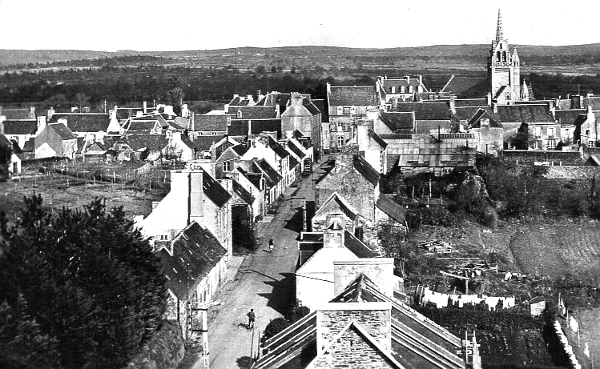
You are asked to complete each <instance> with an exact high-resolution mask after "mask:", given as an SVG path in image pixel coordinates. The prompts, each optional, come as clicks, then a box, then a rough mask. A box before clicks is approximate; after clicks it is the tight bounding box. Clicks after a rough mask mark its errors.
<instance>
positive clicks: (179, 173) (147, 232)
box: [138, 165, 233, 256]
mask: <svg viewBox="0 0 600 369" xmlns="http://www.w3.org/2000/svg"><path fill="white" fill-rule="evenodd" d="M193 221H195V222H197V223H198V224H199V225H201V226H202V227H203V228H206V229H207V230H208V231H210V233H212V235H213V236H214V237H215V238H216V239H217V240H218V241H219V243H220V244H221V245H222V246H223V247H224V248H225V249H226V250H227V255H228V256H231V255H232V254H233V248H232V236H231V232H232V229H231V195H230V194H229V192H227V190H226V189H225V188H223V186H221V184H219V182H217V180H216V179H214V178H213V177H212V176H211V175H210V174H209V173H208V172H207V171H205V170H204V169H202V168H201V167H200V166H199V165H190V166H189V167H188V168H187V169H185V170H174V171H171V191H170V192H169V193H168V194H167V196H165V197H164V198H163V199H162V200H161V201H160V202H159V203H157V204H155V205H154V204H153V209H152V212H151V213H150V215H148V216H147V217H146V218H144V219H142V220H140V221H139V222H138V225H139V226H140V228H141V230H142V233H143V234H144V236H145V237H152V239H153V240H155V241H156V240H160V241H170V240H172V239H173V237H174V236H175V235H176V234H178V233H179V232H180V231H181V230H182V229H184V228H185V227H187V226H188V225H189V224H190V223H191V222H193Z"/></svg>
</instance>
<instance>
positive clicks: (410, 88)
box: [408, 86, 415, 94]
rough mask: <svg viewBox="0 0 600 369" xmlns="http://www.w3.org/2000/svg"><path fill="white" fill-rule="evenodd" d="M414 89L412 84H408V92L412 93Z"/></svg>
mask: <svg viewBox="0 0 600 369" xmlns="http://www.w3.org/2000/svg"><path fill="white" fill-rule="evenodd" d="M414 91H415V88H414V87H413V86H408V92H409V93H411V94H412V93H413V92H414Z"/></svg>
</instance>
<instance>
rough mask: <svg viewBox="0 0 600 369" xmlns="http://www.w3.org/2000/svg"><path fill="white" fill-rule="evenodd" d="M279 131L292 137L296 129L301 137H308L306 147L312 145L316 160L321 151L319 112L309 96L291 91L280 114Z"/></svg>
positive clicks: (287, 136)
mask: <svg viewBox="0 0 600 369" xmlns="http://www.w3.org/2000/svg"><path fill="white" fill-rule="evenodd" d="M281 131H282V134H285V137H286V138H288V139H290V138H293V137H294V132H295V131H298V132H300V133H301V134H302V136H303V137H305V138H308V139H310V143H309V144H308V145H307V146H308V147H313V151H314V155H315V159H316V160H317V161H318V160H319V158H320V157H321V154H322V152H323V149H322V145H321V112H320V111H319V109H318V108H317V107H316V106H315V105H314V104H313V103H312V102H311V100H310V98H307V97H304V96H303V95H302V94H299V93H294V92H292V94H291V98H290V104H289V106H288V107H287V109H286V110H285V111H284V112H283V114H281Z"/></svg>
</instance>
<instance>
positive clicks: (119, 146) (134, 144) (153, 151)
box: [110, 134, 168, 162]
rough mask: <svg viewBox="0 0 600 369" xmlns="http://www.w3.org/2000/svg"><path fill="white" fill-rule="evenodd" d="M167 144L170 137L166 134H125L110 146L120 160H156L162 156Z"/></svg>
mask: <svg viewBox="0 0 600 369" xmlns="http://www.w3.org/2000/svg"><path fill="white" fill-rule="evenodd" d="M167 144H168V139H167V137H166V136H164V135H156V134H136V135H125V136H122V137H119V138H117V139H116V140H115V141H114V142H113V144H112V145H111V146H110V150H112V151H114V152H115V153H116V155H117V157H116V159H117V160H118V161H132V160H142V161H149V162H156V161H159V160H160V159H161V158H162V151H163V149H164V148H165V147H166V146H167Z"/></svg>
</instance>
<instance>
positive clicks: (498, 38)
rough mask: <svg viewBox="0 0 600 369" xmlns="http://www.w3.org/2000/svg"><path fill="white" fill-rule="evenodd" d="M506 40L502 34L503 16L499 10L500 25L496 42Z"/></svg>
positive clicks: (497, 27)
mask: <svg viewBox="0 0 600 369" xmlns="http://www.w3.org/2000/svg"><path fill="white" fill-rule="evenodd" d="M503 38H504V35H503V34H502V14H500V9H498V24H497V25H496V41H497V42H500V41H501V40H502V39H503Z"/></svg>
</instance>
